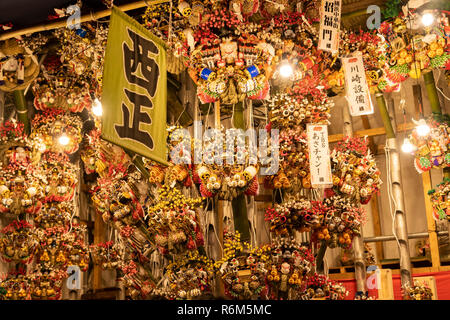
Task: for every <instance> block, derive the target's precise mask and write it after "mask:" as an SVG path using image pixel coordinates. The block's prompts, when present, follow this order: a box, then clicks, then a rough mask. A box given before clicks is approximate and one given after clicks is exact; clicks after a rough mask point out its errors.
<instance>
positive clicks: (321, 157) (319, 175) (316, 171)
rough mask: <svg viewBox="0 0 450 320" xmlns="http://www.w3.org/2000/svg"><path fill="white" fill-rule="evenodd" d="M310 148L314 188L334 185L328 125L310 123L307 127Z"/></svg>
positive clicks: (310, 165)
mask: <svg viewBox="0 0 450 320" xmlns="http://www.w3.org/2000/svg"><path fill="white" fill-rule="evenodd" d="M306 133H307V136H308V148H309V167H310V171H311V184H312V186H313V187H314V188H317V187H329V186H332V180H331V164H330V151H329V148H328V127H327V126H326V125H313V124H308V125H307V127H306Z"/></svg>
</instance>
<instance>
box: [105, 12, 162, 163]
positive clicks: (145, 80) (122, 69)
mask: <svg viewBox="0 0 450 320" xmlns="http://www.w3.org/2000/svg"><path fill="white" fill-rule="evenodd" d="M166 103H167V72H166V47H165V44H164V42H163V41H162V40H161V39H159V38H158V37H156V36H155V35H153V34H152V33H151V32H149V31H148V30H147V29H145V28H144V27H143V26H142V25H140V24H139V23H138V22H137V21H135V20H134V19H132V18H131V17H129V16H128V15H126V14H125V13H123V12H122V11H120V10H118V9H117V8H115V7H113V9H112V13H111V21H110V24H109V34H108V43H107V45H106V54H105V65H104V70H103V94H102V105H103V116H102V138H103V139H105V140H107V141H109V142H112V143H114V144H116V145H119V146H121V147H123V148H125V149H128V150H130V151H133V152H135V153H138V154H140V155H142V156H144V157H146V158H150V159H152V160H155V161H158V162H160V163H162V164H167V161H166V159H167V146H166V112H167V110H166Z"/></svg>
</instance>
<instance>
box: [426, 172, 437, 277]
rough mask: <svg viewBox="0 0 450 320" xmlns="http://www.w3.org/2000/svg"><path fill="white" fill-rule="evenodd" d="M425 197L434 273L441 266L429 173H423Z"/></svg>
mask: <svg viewBox="0 0 450 320" xmlns="http://www.w3.org/2000/svg"><path fill="white" fill-rule="evenodd" d="M422 184H423V196H424V198H425V213H426V215H427V226H428V235H429V241H430V253H431V264H432V267H433V269H434V271H438V270H439V267H440V265H441V259H440V257H439V242H438V237H437V233H436V222H435V221H434V218H433V206H432V205H431V200H430V197H429V196H428V190H430V189H432V184H431V174H430V172H429V171H427V172H424V173H422Z"/></svg>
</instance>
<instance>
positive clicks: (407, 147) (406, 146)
mask: <svg viewBox="0 0 450 320" xmlns="http://www.w3.org/2000/svg"><path fill="white" fill-rule="evenodd" d="M415 148H416V147H415V146H414V145H413V144H412V143H411V141H409V139H408V138H405V140H403V144H402V151H403V152H404V153H411V152H413V151H414V149H415Z"/></svg>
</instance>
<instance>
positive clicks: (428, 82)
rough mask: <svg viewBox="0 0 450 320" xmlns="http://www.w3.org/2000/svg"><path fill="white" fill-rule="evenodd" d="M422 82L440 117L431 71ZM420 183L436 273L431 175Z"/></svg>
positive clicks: (434, 109)
mask: <svg viewBox="0 0 450 320" xmlns="http://www.w3.org/2000/svg"><path fill="white" fill-rule="evenodd" d="M423 80H424V82H425V89H426V91H427V96H428V100H429V101H430V107H431V112H432V113H433V115H441V114H442V111H441V104H440V102H439V96H438V93H437V89H436V83H435V81H434V76H433V71H429V72H426V73H424V74H423ZM444 175H445V172H444ZM422 183H423V194H424V198H425V212H426V215H427V225H428V234H429V241H430V253H431V264H432V266H433V269H434V270H436V271H437V270H439V267H440V266H441V259H440V256H439V241H438V238H437V233H436V222H435V221H434V218H433V207H432V205H431V201H430V197H429V196H428V190H430V189H432V188H433V185H432V183H431V174H430V172H429V171H428V172H424V173H422Z"/></svg>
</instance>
